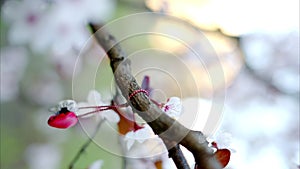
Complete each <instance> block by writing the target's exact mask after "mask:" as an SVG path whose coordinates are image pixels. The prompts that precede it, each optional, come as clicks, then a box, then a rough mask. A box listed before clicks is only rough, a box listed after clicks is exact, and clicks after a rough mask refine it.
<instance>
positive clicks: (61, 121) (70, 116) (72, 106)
mask: <svg viewBox="0 0 300 169" xmlns="http://www.w3.org/2000/svg"><path fill="white" fill-rule="evenodd" d="M51 111H54V112H56V113H55V115H53V116H51V117H50V118H49V119H48V124H49V126H51V127H55V128H59V129H66V128H70V127H73V126H74V125H76V124H77V122H78V118H77V116H76V114H75V112H76V111H77V105H76V102H75V101H73V100H63V101H61V102H59V103H58V105H57V106H56V107H54V108H52V109H51Z"/></svg>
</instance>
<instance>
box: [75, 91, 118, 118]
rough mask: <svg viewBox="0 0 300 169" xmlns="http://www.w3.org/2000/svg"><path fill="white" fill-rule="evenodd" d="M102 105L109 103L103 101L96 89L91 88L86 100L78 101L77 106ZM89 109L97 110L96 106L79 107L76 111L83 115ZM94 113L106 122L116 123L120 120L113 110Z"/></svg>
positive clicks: (78, 114) (89, 110)
mask: <svg viewBox="0 0 300 169" xmlns="http://www.w3.org/2000/svg"><path fill="white" fill-rule="evenodd" d="M103 105H109V103H105V102H103V101H102V98H101V95H100V93H99V92H97V91H96V90H91V91H90V92H89V94H88V97H87V102H79V103H78V107H91V106H92V107H95V106H103ZM91 111H97V108H91V109H79V110H78V111H77V116H81V115H84V114H86V113H89V112H91ZM96 115H97V116H96V117H97V118H100V119H106V120H107V121H108V122H111V123H118V122H119V121H120V117H119V115H118V114H117V113H116V112H115V111H113V110H105V111H102V112H101V113H97V114H96ZM89 116H91V115H88V116H84V117H89Z"/></svg>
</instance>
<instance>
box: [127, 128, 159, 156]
mask: <svg viewBox="0 0 300 169" xmlns="http://www.w3.org/2000/svg"><path fill="white" fill-rule="evenodd" d="M153 137H156V136H155V134H154V133H153V131H152V129H151V127H150V126H149V125H147V124H145V125H144V126H143V128H141V129H138V130H136V131H130V132H128V133H126V135H125V137H124V141H125V142H126V146H127V149H128V150H130V149H131V147H132V146H133V144H134V143H135V141H137V142H139V143H143V142H144V141H146V140H147V139H150V138H153Z"/></svg>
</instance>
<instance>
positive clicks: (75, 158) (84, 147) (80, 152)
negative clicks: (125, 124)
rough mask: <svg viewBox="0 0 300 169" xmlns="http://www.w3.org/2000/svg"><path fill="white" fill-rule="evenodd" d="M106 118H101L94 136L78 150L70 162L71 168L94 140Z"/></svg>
mask: <svg viewBox="0 0 300 169" xmlns="http://www.w3.org/2000/svg"><path fill="white" fill-rule="evenodd" d="M104 121H105V119H104V120H100V121H99V123H98V124H97V127H96V130H95V131H94V133H93V134H92V136H91V137H90V138H89V139H88V140H87V141H86V142H85V143H84V144H83V145H82V146H81V148H80V150H79V151H78V152H77V154H76V156H75V157H74V158H73V160H72V161H71V162H70V165H69V169H73V167H74V165H75V163H76V162H77V161H78V159H79V157H80V156H81V154H82V153H84V151H85V150H86V148H87V147H88V146H89V145H90V144H91V142H92V141H93V139H94V137H95V136H96V134H97V133H98V131H99V129H100V127H101V125H102V124H103V123H104Z"/></svg>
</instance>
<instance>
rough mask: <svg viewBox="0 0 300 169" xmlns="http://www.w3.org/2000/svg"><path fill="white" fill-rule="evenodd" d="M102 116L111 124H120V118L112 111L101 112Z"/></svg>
mask: <svg viewBox="0 0 300 169" xmlns="http://www.w3.org/2000/svg"><path fill="white" fill-rule="evenodd" d="M100 115H101V116H102V117H103V118H105V119H106V120H107V121H109V122H111V123H118V122H119V121H120V116H119V115H118V114H117V113H116V112H114V111H111V110H107V111H104V112H101V113H100Z"/></svg>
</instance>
